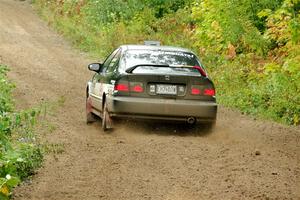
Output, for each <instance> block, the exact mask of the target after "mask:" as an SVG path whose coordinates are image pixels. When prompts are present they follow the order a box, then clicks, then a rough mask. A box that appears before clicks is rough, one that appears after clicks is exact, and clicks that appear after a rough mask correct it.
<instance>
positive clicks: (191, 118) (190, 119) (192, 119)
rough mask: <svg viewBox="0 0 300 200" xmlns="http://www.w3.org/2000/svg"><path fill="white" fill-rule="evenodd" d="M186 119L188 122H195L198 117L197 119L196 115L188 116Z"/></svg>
mask: <svg viewBox="0 0 300 200" xmlns="http://www.w3.org/2000/svg"><path fill="white" fill-rule="evenodd" d="M186 121H187V123H188V124H195V122H196V119H195V117H189V118H187V120H186Z"/></svg>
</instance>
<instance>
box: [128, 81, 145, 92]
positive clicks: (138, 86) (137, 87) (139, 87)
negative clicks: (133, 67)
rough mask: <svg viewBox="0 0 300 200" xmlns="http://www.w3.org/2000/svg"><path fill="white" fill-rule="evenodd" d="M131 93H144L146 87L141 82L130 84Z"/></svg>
mask: <svg viewBox="0 0 300 200" xmlns="http://www.w3.org/2000/svg"><path fill="white" fill-rule="evenodd" d="M130 92H137V93H142V92H144V85H143V83H140V82H131V83H130Z"/></svg>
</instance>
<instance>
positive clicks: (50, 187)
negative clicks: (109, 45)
mask: <svg viewBox="0 0 300 200" xmlns="http://www.w3.org/2000/svg"><path fill="white" fill-rule="evenodd" d="M0 61H1V63H5V64H7V65H9V66H11V72H10V74H9V76H10V78H11V79H12V80H13V81H14V82H15V83H16V85H17V89H16V92H15V96H16V97H17V106H18V107H19V108H27V107H30V106H34V105H38V104H39V103H41V102H43V101H55V100H57V99H59V98H60V97H62V96H63V97H64V98H65V104H64V106H63V107H60V109H59V110H58V111H57V113H56V114H55V115H54V116H53V117H52V119H51V120H52V121H51V122H52V123H54V124H55V126H56V129H55V130H54V132H53V133H51V134H47V135H46V136H44V138H43V140H44V141H48V142H52V143H56V144H63V145H64V147H65V151H64V152H63V153H62V154H58V155H52V154H49V155H48V156H46V161H45V163H44V167H42V168H41V169H40V170H39V171H38V173H37V174H36V175H34V176H33V178H32V180H31V181H27V182H26V183H24V184H22V185H21V186H19V187H18V188H16V189H15V191H14V199H16V200H21V199H22V200H24V199H25V200H27V199H34V200H46V199H49V200H54V199H57V200H64V199H66V200H71V199H72V200H73V199H74V200H77V199H78V200H96V199H97V200H99V199H105V200H108V199H109V200H110V199H112V200H117V199H130V200H131V199H133V200H140V199H155V200H198V199H200V200H201V199H280V200H281V199H300V193H299V192H300V189H299V188H300V185H299V182H300V180H299V175H300V168H299V159H300V158H299V156H300V141H299V138H300V131H299V127H292V128H290V127H286V126H283V125H278V124H276V123H272V122H267V121H261V120H255V119H253V118H250V117H247V116H244V115H241V114H240V113H238V112H235V111H231V110H229V109H225V108H221V109H220V111H219V115H218V123H217V129H216V131H215V132H214V133H213V134H209V135H207V134H205V133H203V132H202V131H201V128H197V129H186V128H183V127H182V126H181V125H164V124H162V123H159V124H153V123H152V124H151V123H150V124H149V123H128V124H126V123H123V124H122V125H120V124H119V125H118V126H117V127H116V129H115V131H114V132H112V133H110V134H107V133H103V132H102V131H101V129H100V123H95V124H93V125H86V124H85V114H84V113H85V106H84V102H85V83H86V81H87V80H88V78H89V77H90V76H91V73H90V72H88V70H87V68H86V65H87V64H88V63H89V62H93V61H95V60H91V59H88V57H87V56H85V55H84V54H82V53H80V52H79V51H78V50H74V49H72V47H71V45H70V44H68V43H67V42H65V41H64V40H63V38H62V37H61V36H59V35H58V34H56V33H55V32H54V31H52V30H51V29H50V28H48V27H47V24H46V23H45V22H43V21H42V20H40V19H39V17H38V16H37V15H36V13H35V11H34V10H33V9H32V7H31V5H30V4H29V3H28V2H27V1H16V0H0ZM295 95H299V94H295Z"/></svg>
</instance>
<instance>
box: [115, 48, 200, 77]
mask: <svg viewBox="0 0 300 200" xmlns="http://www.w3.org/2000/svg"><path fill="white" fill-rule="evenodd" d="M121 64H122V66H123V67H124V68H125V69H128V68H130V67H132V66H136V65H147V64H149V65H168V66H171V67H153V66H141V67H137V68H136V69H135V70H133V73H147V74H148V73H151V74H153V73H155V74H168V73H169V74H170V73H171V74H187V75H200V74H199V72H198V71H197V70H196V69H193V68H191V66H199V65H200V64H199V62H198V60H197V58H196V56H195V55H194V54H192V53H188V52H181V51H166V50H127V51H126V52H125V53H124V56H123V57H122V59H121ZM176 66H177V67H176ZM180 66H181V67H180ZM182 66H189V67H190V68H183V67H182Z"/></svg>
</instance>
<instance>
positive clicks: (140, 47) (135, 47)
mask: <svg viewBox="0 0 300 200" xmlns="http://www.w3.org/2000/svg"><path fill="white" fill-rule="evenodd" d="M120 48H122V49H123V50H161V51H180V52H187V53H193V52H192V51H190V50H189V49H185V48H181V47H173V46H152V45H122V46H120Z"/></svg>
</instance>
